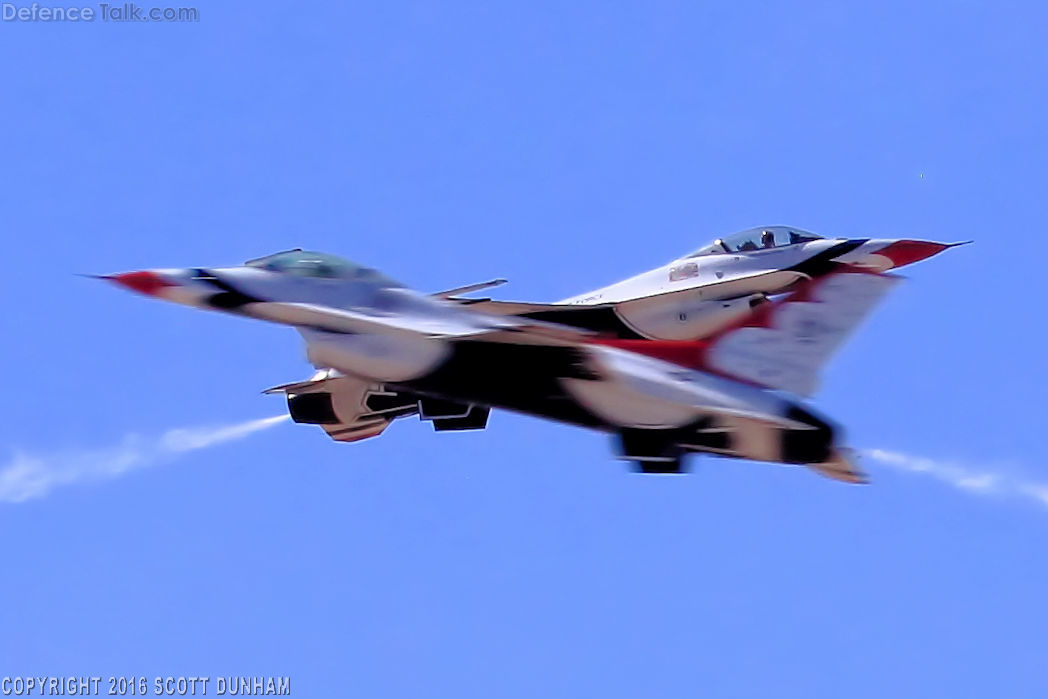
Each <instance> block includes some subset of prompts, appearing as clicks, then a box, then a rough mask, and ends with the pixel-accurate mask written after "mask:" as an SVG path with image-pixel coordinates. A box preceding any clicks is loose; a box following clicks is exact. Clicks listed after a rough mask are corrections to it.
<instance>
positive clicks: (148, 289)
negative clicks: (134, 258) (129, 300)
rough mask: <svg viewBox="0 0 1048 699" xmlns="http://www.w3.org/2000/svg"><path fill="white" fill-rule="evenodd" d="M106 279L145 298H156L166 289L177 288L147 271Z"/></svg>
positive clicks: (115, 275) (125, 273)
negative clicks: (143, 295)
mask: <svg viewBox="0 0 1048 699" xmlns="http://www.w3.org/2000/svg"><path fill="white" fill-rule="evenodd" d="M106 279H108V280H109V281H111V282H113V283H114V284H119V285H120V286H123V287H126V288H128V289H131V290H132V291H137V292H138V293H140V294H145V295H146V296H156V295H157V294H159V293H160V292H161V291H162V290H164V289H166V288H167V287H171V286H178V285H177V284H176V283H175V282H173V281H169V280H167V279H165V278H164V277H162V276H161V275H159V274H157V273H156V272H149V271H143V272H124V273H122V274H112V275H109V276H108V277H106Z"/></svg>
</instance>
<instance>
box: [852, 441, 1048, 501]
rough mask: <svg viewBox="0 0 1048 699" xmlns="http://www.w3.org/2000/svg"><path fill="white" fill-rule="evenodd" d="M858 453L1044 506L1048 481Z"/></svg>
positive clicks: (882, 451)
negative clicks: (1027, 499)
mask: <svg viewBox="0 0 1048 699" xmlns="http://www.w3.org/2000/svg"><path fill="white" fill-rule="evenodd" d="M859 453H860V454H862V455H863V456H865V457H867V458H870V459H873V460H874V461H877V462H878V463H880V464H883V465H885V466H891V467H892V468H897V469H900V470H903V471H908V472H910V473H923V474H924V475H926V476H930V477H932V478H935V479H937V480H939V481H942V482H943V483H946V484H948V485H951V486H953V487H954V488H957V489H958V490H963V491H965V492H968V493H972V494H974V495H991V496H1007V497H1024V498H1029V499H1033V500H1035V501H1036V502H1037V503H1039V504H1040V505H1042V506H1044V507H1048V483H1039V482H1036V481H1031V480H1028V479H1026V478H1022V477H1019V476H1014V475H1010V474H1005V473H1001V472H999V471H988V470H977V469H973V468H970V467H967V466H962V465H960V464H956V463H953V462H949V461H942V460H937V459H928V458H924V457H920V456H911V455H909V454H903V453H900V452H897V451H887V450H885V449H863V450H861V451H860V452H859Z"/></svg>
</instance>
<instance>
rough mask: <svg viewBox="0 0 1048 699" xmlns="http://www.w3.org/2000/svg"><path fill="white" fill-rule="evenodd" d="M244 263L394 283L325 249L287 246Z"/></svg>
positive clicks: (316, 276) (305, 273) (327, 276)
mask: <svg viewBox="0 0 1048 699" xmlns="http://www.w3.org/2000/svg"><path fill="white" fill-rule="evenodd" d="M244 264H245V266H247V267H256V268H258V269H265V270H268V271H270V272H280V273H282V274H293V275H296V276H299V277H312V278H314V279H346V280H355V281H372V282H383V283H385V284H386V285H388V286H397V285H396V284H395V282H393V281H392V280H390V279H387V278H386V277H384V276H382V275H381V274H379V273H378V272H376V271H375V270H373V269H370V268H368V267H362V266H360V265H358V264H355V263H353V262H350V261H349V260H346V259H343V258H341V257H337V256H335V255H329V254H327V253H326V252H313V251H310V250H288V251H286V252H278V253H275V254H273V255H267V256H266V257H260V258H258V259H256V260H248V261H247V262H245V263H244Z"/></svg>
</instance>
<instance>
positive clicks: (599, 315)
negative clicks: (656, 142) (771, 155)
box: [447, 226, 963, 340]
mask: <svg viewBox="0 0 1048 699" xmlns="http://www.w3.org/2000/svg"><path fill="white" fill-rule="evenodd" d="M955 245H963V243H952V244H945V243H934V242H929V241H925V240H890V239H876V238H875V239H868V238H850V239H849V238H822V237H820V236H817V235H815V234H814V233H810V232H808V231H803V230H801V229H799V228H790V227H787V226H769V227H765V228H753V229H750V230H747V231H742V232H741V233H736V234H735V235H732V236H728V237H727V238H718V239H717V240H714V241H713V242H712V243H710V244H709V245H704V246H703V247H701V248H699V249H698V250H695V251H694V252H692V253H689V254H687V255H685V256H683V257H681V258H678V259H676V260H673V261H672V262H669V263H667V264H665V265H662V266H661V267H656V268H655V269H652V270H649V271H647V272H644V273H642V274H638V275H636V276H634V277H630V278H629V279H626V280H624V281H621V282H617V283H615V284H612V285H611V286H606V287H604V288H601V289H597V290H595V291H590V292H587V293H584V294H580V295H578V296H574V297H572V298H569V299H565V300H564V301H560V302H558V303H554V304H537V303H513V302H506V301H491V300H488V299H481V300H476V299H461V302H463V303H469V304H474V307H475V308H476V309H477V310H483V311H486V312H488V313H498V314H512V315H520V316H526V317H529V318H535V319H538V320H546V321H551V322H556V323H560V324H563V325H571V326H574V327H578V328H585V329H588V330H596V331H598V332H601V333H608V334H612V335H614V336H615V337H619V338H623V339H640V338H646V339H659V340H696V339H700V338H702V337H706V336H707V335H710V334H712V333H713V332H715V331H717V330H718V329H720V328H723V327H726V326H728V325H731V324H732V323H735V322H738V321H739V320H740V319H742V318H744V317H746V316H748V315H749V314H750V313H751V312H752V310H753V309H754V308H755V307H756V306H758V305H760V304H762V303H764V302H765V301H767V300H768V297H769V296H770V295H774V294H779V293H782V292H784V291H787V290H789V289H791V288H792V287H793V286H794V285H796V284H797V283H798V282H800V281H803V280H805V279H815V278H818V277H821V276H823V275H825V274H828V273H829V272H831V271H833V270H835V269H838V268H839V267H840V266H841V265H850V266H853V267H857V268H860V269H866V270H871V271H875V272H887V271H889V270H892V269H896V268H899V267H902V266H904V265H908V264H911V263H913V262H918V261H920V260H923V259H926V258H928V257H931V256H932V255H935V254H937V253H939V252H942V251H943V250H946V249H947V248H950V247H953V246H955ZM503 282H504V280H502V279H496V280H494V281H491V282H486V283H484V284H477V285H474V286H473V287H464V288H465V289H468V290H471V291H476V290H478V289H479V288H484V287H485V286H496V285H498V284H501V283H503ZM455 291H458V290H454V291H452V292H448V293H447V296H449V297H452V298H454V294H455Z"/></svg>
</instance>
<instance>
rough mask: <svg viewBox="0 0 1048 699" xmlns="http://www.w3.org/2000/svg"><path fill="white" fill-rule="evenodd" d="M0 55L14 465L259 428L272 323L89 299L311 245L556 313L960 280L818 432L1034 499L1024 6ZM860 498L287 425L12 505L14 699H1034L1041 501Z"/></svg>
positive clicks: (1029, 117)
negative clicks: (201, 689) (754, 266)
mask: <svg viewBox="0 0 1048 699" xmlns="http://www.w3.org/2000/svg"><path fill="white" fill-rule="evenodd" d="M200 14H201V18H200V21H199V22H198V23H194V24H169V25H157V24H149V25H141V24H113V23H101V22H95V23H92V24H80V25H71V24H65V25H59V24H40V23H37V24H27V23H12V22H4V23H0V65H3V66H4V71H3V72H4V78H3V89H2V90H0V107H2V109H0V126H2V134H3V146H2V149H0V230H2V231H3V236H4V242H5V246H4V247H5V252H6V254H5V261H6V264H5V273H4V274H3V276H2V277H0V293H2V295H3V298H4V299H5V300H6V304H5V310H4V313H3V314H0V333H2V335H3V337H4V338H5V342H4V343H3V344H2V346H0V365H2V366H4V367H5V368H6V370H5V371H4V383H5V396H6V400H5V406H4V407H3V408H2V409H0V410H2V411H3V412H2V414H3V420H0V458H2V459H3V463H9V462H10V460H11V459H12V458H13V456H14V454H16V452H22V453H28V454H32V455H39V456H41V457H46V456H48V455H52V454H54V453H56V452H63V453H69V452H71V451H76V450H81V449H107V448H111V447H113V446H114V445H119V444H121V443H122V440H124V439H125V438H126V435H128V434H129V433H135V434H140V435H144V436H146V437H148V436H149V435H158V434H161V433H163V432H164V431H165V430H168V429H170V428H173V427H192V426H201V425H225V424H231V423H239V422H241V421H244V420H250V419H254V418H263V417H267V416H270V415H276V414H279V413H280V412H281V410H282V409H283V406H282V403H281V401H280V400H279V399H278V398H274V397H268V396H262V395H260V393H259V391H260V390H261V389H263V388H265V387H267V386H271V385H274V384H278V383H283V382H286V381H293V380H297V379H300V378H304V377H305V376H307V375H308V374H309V371H310V369H309V367H308V365H307V364H306V362H305V360H304V357H303V353H302V348H301V345H300V340H299V339H298V337H297V335H295V334H294V333H293V332H290V331H288V330H286V329H280V328H276V327H269V326H265V325H263V324H258V323H251V322H248V321H244V320H239V319H234V318H229V317H222V316H219V315H209V314H203V313H198V312H193V311H191V310H188V309H184V308H179V307H174V306H169V305H164V304H159V303H155V302H150V301H148V300H146V299H143V298H140V297H134V296H132V295H129V294H124V293H120V292H118V291H117V290H115V289H113V288H110V287H108V286H106V285H103V284H98V283H94V282H92V281H89V280H86V279H82V278H79V277H76V276H74V273H77V272H87V273H92V272H112V271H122V270H128V269H140V268H145V267H167V266H182V265H197V264H205V265H209V264H215V265H217V264H224V263H237V262H240V261H242V260H245V259H248V258H251V257H256V256H259V255H262V254H266V253H269V252H272V251H274V250H278V249H284V248H288V247H295V246H303V247H310V248H316V249H322V250H328V251H331V252H334V253H337V254H341V255H344V256H347V257H350V258H352V259H356V260H359V261H361V262H364V263H366V264H369V265H372V266H376V267H379V268H381V269H383V270H384V271H386V272H387V273H389V274H390V275H391V276H394V277H396V278H399V279H402V280H404V281H405V282H407V283H409V284H411V285H413V286H415V287H417V288H420V289H424V290H436V289H441V288H447V287H452V286H456V285H459V284H466V283H470V282H474V281H479V280H483V279H489V278H492V277H496V276H505V277H508V278H509V279H510V280H511V283H510V285H508V286H506V287H503V288H502V289H499V290H498V292H499V294H498V295H499V297H501V298H513V299H521V300H525V299H526V300H554V299H558V298H563V297H565V296H569V295H571V294H574V293H577V292H580V291H584V290H587V289H591V288H594V287H597V286H600V285H603V284H605V283H608V282H611V281H614V280H616V279H619V278H622V277H625V276H627V275H629V274H632V273H635V272H638V271H641V270H643V269H646V268H649V267H652V266H655V265H656V264H660V263H662V262H665V261H667V260H669V259H671V258H673V257H675V256H676V255H678V254H680V253H682V252H685V251H687V250H690V249H693V248H695V247H698V246H699V245H702V244H704V243H706V242H707V241H708V240H709V239H711V238H713V237H715V236H716V235H718V234H721V233H726V232H732V231H735V230H740V229H743V228H747V227H750V226H756V225H762V224H771V223H785V224H790V225H794V226H799V227H803V228H808V229H811V230H814V231H817V232H821V233H823V234H825V235H857V236H873V237H894V236H899V237H921V238H929V239H934V240H944V241H957V240H967V239H974V240H975V241H976V244H975V245H972V246H968V247H965V248H961V249H958V250H953V251H950V252H948V253H946V254H944V255H942V256H940V257H937V258H935V259H933V260H931V261H929V262H925V263H922V264H920V265H918V266H915V267H913V268H911V269H910V270H908V271H907V276H908V277H909V278H910V279H909V281H908V282H907V283H906V284H904V285H902V287H901V288H900V289H898V290H897V291H896V292H895V293H894V294H893V295H892V297H891V298H890V299H889V300H888V301H887V302H886V303H885V304H884V305H883V307H882V308H881V309H880V311H879V313H878V314H877V315H876V317H875V318H874V319H873V320H872V321H871V322H870V323H868V324H867V325H866V326H865V327H864V328H863V329H862V331H861V332H860V333H859V334H858V335H857V336H856V337H855V338H854V339H853V341H852V342H851V344H850V345H848V347H847V348H846V349H845V351H844V352H843V353H842V354H841V355H840V356H839V357H838V358H837V359H836V361H835V362H834V363H833V365H832V366H831V367H830V369H829V371H828V373H827V375H826V378H825V384H824V386H825V387H824V389H823V390H822V391H821V392H820V393H819V395H818V396H817V398H816V401H815V404H816V406H817V407H818V408H819V409H820V410H822V411H823V412H825V413H827V414H829V415H832V416H834V417H835V418H836V419H837V420H839V421H840V422H841V423H843V424H844V425H846V426H847V429H848V434H849V436H850V437H849V439H850V442H851V443H852V444H854V445H856V446H859V447H864V448H880V449H889V450H895V451H899V452H902V453H905V454H915V455H920V456H924V457H929V458H932V459H935V460H937V461H938V460H943V461H953V462H956V463H959V464H961V465H962V466H963V467H964V468H966V469H968V470H971V471H979V472H981V471H990V472H993V473H997V474H1003V475H1004V476H1007V477H1009V478H1012V479H1021V481H1022V482H1024V483H1048V461H1046V458H1045V457H1046V455H1048V447H1046V446H1045V440H1044V429H1045V407H1044V406H1045V403H1044V400H1045V399H1044V394H1045V390H1046V388H1048V385H1046V384H1048V381H1046V378H1045V377H1046V372H1045V368H1044V327H1043V319H1044V311H1043V302H1042V300H1041V296H1042V295H1043V294H1042V289H1041V285H1040V284H1039V281H1040V279H1041V278H1042V277H1043V274H1042V270H1041V266H1042V264H1043V263H1042V261H1041V260H1040V259H1039V257H1038V256H1039V255H1040V253H1041V252H1042V251H1043V250H1044V240H1045V236H1046V232H1045V230H1044V221H1043V218H1044V212H1043V204H1044V186H1045V185H1044V183H1045V172H1046V168H1048V146H1046V145H1045V139H1044V134H1043V128H1044V124H1045V123H1048V96H1046V93H1045V91H1044V89H1043V88H1044V75H1045V74H1046V69H1048V58H1046V53H1045V51H1044V50H1043V36H1042V34H1043V33H1042V32H1041V28H1042V27H1043V26H1044V23H1045V21H1046V20H1048V11H1046V10H1045V9H1044V8H1043V6H1042V5H1041V4H1039V3H1025V4H1024V3H979V2H958V3H947V2H933V3H902V2H899V3H876V4H873V5H863V6H857V5H856V6H853V5H852V4H849V3H836V2H825V3H789V4H785V3H746V2H742V3H716V4H713V3H711V4H707V5H700V4H698V3H686V2H678V3H670V2H651V3H617V4H610V3H603V2H576V3H517V4H515V5H509V4H506V3H490V2H487V3H467V2H463V3H451V4H445V5H444V6H440V5H438V4H436V3H422V2H417V3H367V4H365V3H354V4H349V5H332V6H326V7H325V6H320V5H294V4H289V3H269V2H260V3H255V4H252V5H251V7H250V8H248V7H247V6H234V5H233V4H232V3H221V4H213V3H207V4H206V5H205V6H203V7H201V8H200ZM869 468H870V470H871V472H872V476H873V484H872V485H871V486H869V487H864V488H862V487H848V486H845V485H842V484H839V483H835V482H831V481H827V480H824V479H821V478H818V477H816V476H814V475H812V474H810V473H808V472H806V471H804V470H801V469H786V468H777V467H772V466H768V465H758V464H752V463H747V462H731V461H722V460H715V459H697V460H696V461H695V463H694V471H695V472H694V474H693V475H691V476H689V477H683V478H643V477H639V476H636V475H633V474H630V473H628V471H627V469H626V468H625V467H624V465H623V464H621V463H619V462H616V461H614V460H613V459H612V457H611V453H610V449H609V443H608V439H607V438H606V437H605V436H602V435H599V434H595V433H588V432H584V431H580V430H575V429H570V428H566V427H562V426H558V425H554V424H550V423H544V422H541V421H538V420H534V419H529V418H524V417H518V416H513V415H509V414H505V413H499V414H496V415H494V416H493V418H492V420H491V423H490V426H489V428H488V429H487V430H486V431H485V432H483V433H473V434H457V435H456V434H451V435H448V434H440V435H437V434H434V433H433V432H432V430H431V429H430V428H429V426H428V425H424V424H418V423H415V422H408V421H403V422H402V423H398V424H396V425H394V426H393V427H392V428H391V429H390V430H389V431H388V432H387V433H386V435H384V436H383V437H382V438H380V439H377V440H372V441H369V442H365V443H361V444H358V445H353V446H347V445H340V444H334V443H332V442H329V441H328V440H327V439H326V437H325V436H324V435H323V434H322V433H321V432H320V431H319V430H317V429H314V428H310V427H305V426H293V425H280V426H278V427H275V428H272V429H269V430H266V431H263V432H260V433H258V434H255V435H253V436H252V437H250V438H248V439H245V440H243V441H239V442H231V443H226V444H223V445H220V446H216V447H214V448H212V449H208V450H201V451H196V452H193V453H191V454H186V455H184V456H183V458H181V459H176V460H172V461H170V462H167V463H163V464H160V465H157V466H156V467H153V468H147V469H141V470H138V471H135V472H132V473H129V474H127V475H126V476H124V477H122V478H118V479H113V480H107V481H100V482H95V483H88V484H83V485H79V486H76V487H68V488H63V489H58V490H55V491H54V492H53V493H52V494H50V495H49V496H47V497H44V498H40V499H36V500H31V501H28V502H25V503H21V504H2V505H0V551H2V555H3V559H4V566H3V573H2V574H0V596H2V598H3V599H4V600H5V603H4V604H2V605H0V629H3V633H2V635H0V675H27V674H34V673H35V674H43V673H50V674H55V673H61V674H89V675H103V676H106V675H112V674H123V675H146V676H149V677H152V676H155V675H158V674H159V675H210V676H217V675H247V674H264V675H288V676H290V677H291V678H292V688H293V691H294V695H295V696H301V697H307V696H362V697H363V696H367V697H377V696H383V697H387V696H388V697H419V696H455V697H493V696H497V697H534V696H563V697H577V696H605V697H615V696H622V697H637V696H650V697H655V696H659V697H674V696H695V695H699V694H701V695H703V696H731V697H764V696H796V697H814V696H820V697H821V696H825V697H839V696H842V695H844V696H852V697H884V696H906V697H927V696H980V697H983V696H1030V697H1032V696H1043V695H1044V694H1045V692H1046V691H1048V677H1046V676H1045V674H1044V658H1045V653H1046V651H1048V642H1046V641H1045V639H1044V635H1045V634H1044V629H1045V628H1046V626H1048V606H1046V604H1045V590H1046V589H1048V564H1046V563H1045V556H1044V551H1045V545H1046V542H1048V507H1046V506H1044V505H1043V504H1041V503H1039V502H1038V501H1037V500H1036V499H1034V498H1020V497H1005V496H998V495H994V494H992V493H991V494H984V495H979V494H973V493H969V492H964V491H963V490H959V489H956V488H951V487H949V485H948V484H946V483H944V482H940V481H939V480H937V479H935V478H928V477H924V476H922V475H921V474H911V473H907V472H905V471H901V470H898V469H891V468H886V467H879V466H878V465H877V464H876V463H871V464H869Z"/></svg>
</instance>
